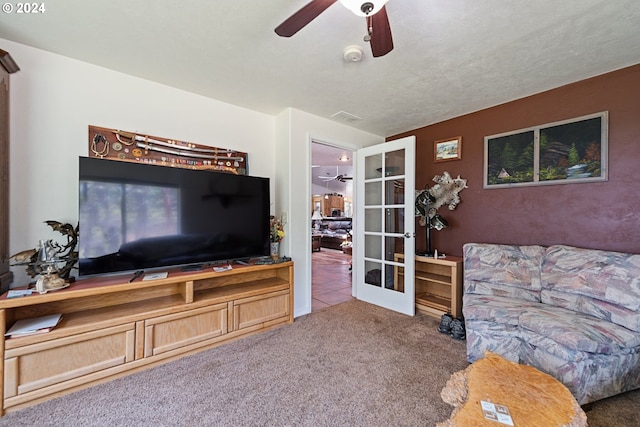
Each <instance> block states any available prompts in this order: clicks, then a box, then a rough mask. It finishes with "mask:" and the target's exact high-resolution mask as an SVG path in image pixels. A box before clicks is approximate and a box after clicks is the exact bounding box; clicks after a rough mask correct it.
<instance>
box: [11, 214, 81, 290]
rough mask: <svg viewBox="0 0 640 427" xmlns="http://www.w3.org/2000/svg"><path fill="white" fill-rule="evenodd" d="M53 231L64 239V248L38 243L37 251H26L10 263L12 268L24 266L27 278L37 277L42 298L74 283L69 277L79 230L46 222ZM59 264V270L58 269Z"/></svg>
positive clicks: (61, 224)
mask: <svg viewBox="0 0 640 427" xmlns="http://www.w3.org/2000/svg"><path fill="white" fill-rule="evenodd" d="M45 223H46V224H47V225H48V226H50V227H51V228H52V229H53V230H54V231H57V232H59V233H61V234H63V235H64V236H66V238H67V242H66V243H65V244H62V245H61V244H59V243H57V242H55V241H53V240H40V243H39V244H38V247H36V248H35V249H27V250H24V251H21V252H19V253H17V254H15V255H12V256H11V257H10V259H13V260H14V261H15V263H14V264H12V265H26V266H27V269H26V270H27V274H28V275H29V277H36V276H40V277H38V279H37V281H36V290H37V291H38V292H40V293H41V294H44V293H47V292H48V291H54V290H58V289H63V288H66V287H67V286H69V283H71V282H73V281H75V278H73V277H71V270H72V269H73V268H74V266H75V264H76V262H77V261H78V251H77V250H76V245H77V244H78V232H79V226H76V227H73V226H72V225H71V224H64V223H61V222H58V221H45ZM61 264H62V267H58V266H59V265H61Z"/></svg>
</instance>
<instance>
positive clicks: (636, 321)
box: [541, 289, 640, 332]
mask: <svg viewBox="0 0 640 427" xmlns="http://www.w3.org/2000/svg"><path fill="white" fill-rule="evenodd" d="M541 296H542V302H543V303H544V304H549V305H553V306H556V307H563V308H566V309H568V310H573V311H577V312H580V313H584V314H588V315H590V316H594V317H597V318H598V319H603V320H607V321H609V322H612V323H615V324H617V325H621V326H624V327H625V328H627V329H631V330H632V331H635V332H640V312H638V311H633V310H629V309H628V308H625V307H621V306H619V305H616V304H612V303H609V302H606V301H602V300H599V299H595V298H589V297H586V296H584V295H580V294H569V293H566V292H559V291H556V290H552V289H543V290H542V294H541Z"/></svg>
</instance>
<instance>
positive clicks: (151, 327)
mask: <svg viewBox="0 0 640 427" xmlns="http://www.w3.org/2000/svg"><path fill="white" fill-rule="evenodd" d="M144 324H145V331H144V339H145V341H144V356H145V357H149V356H154V355H156V354H161V353H165V352H167V351H170V350H174V349H176V348H180V347H184V346H187V345H189V344H193V343H196V342H199V341H204V340H207V339H211V338H215V337H219V336H221V335H224V334H226V333H227V304H216V305H212V306H208V307H203V308H198V309H195V310H189V311H184V312H180V313H175V314H169V315H167V316H161V317H155V318H153V319H148V320H145V322H144Z"/></svg>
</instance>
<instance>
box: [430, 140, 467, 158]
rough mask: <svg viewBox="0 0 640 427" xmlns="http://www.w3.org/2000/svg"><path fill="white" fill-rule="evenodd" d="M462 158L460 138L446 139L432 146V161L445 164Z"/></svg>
mask: <svg viewBox="0 0 640 427" xmlns="http://www.w3.org/2000/svg"><path fill="white" fill-rule="evenodd" d="M461 158H462V137H461V136H456V137H455V138H447V139H441V140H439V141H436V142H435V143H434V144H433V161H434V162H446V161H449V160H460V159H461Z"/></svg>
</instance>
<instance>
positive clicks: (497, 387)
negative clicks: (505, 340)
mask: <svg viewBox="0 0 640 427" xmlns="http://www.w3.org/2000/svg"><path fill="white" fill-rule="evenodd" d="M440 395H441V396H442V400H444V401H445V402H446V403H448V404H450V405H453V406H454V410H453V413H452V414H451V417H450V418H449V419H448V420H446V421H444V422H442V423H439V424H437V425H436V427H485V426H486V427H500V426H505V425H508V424H504V423H499V422H497V421H492V420H489V419H486V418H485V415H484V412H483V409H482V406H481V404H480V402H481V401H484V402H490V403H494V404H496V405H502V406H506V407H507V408H508V411H509V416H510V417H511V418H512V421H513V425H514V426H516V427H518V426H520V427H525V426H526V427H586V426H587V416H586V414H585V413H584V411H583V410H582V408H581V407H580V405H579V404H578V402H577V401H576V399H575V398H574V397H573V396H572V395H571V392H569V389H568V388H566V387H565V386H564V385H563V384H562V383H561V382H559V381H558V380H556V379H555V378H553V377H552V376H551V375H547V374H545V373H543V372H540V371H539V370H537V369H536V368H534V367H532V366H527V365H520V364H518V363H515V362H510V361H508V360H506V359H504V358H502V357H500V356H498V355H497V354H494V353H491V352H486V353H485V357H484V358H483V359H480V360H477V361H476V362H474V363H473V364H471V365H470V366H469V367H468V368H467V369H465V370H463V371H459V372H456V373H454V374H453V375H452V376H451V378H449V381H447V384H446V385H445V387H444V389H442V393H440Z"/></svg>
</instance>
